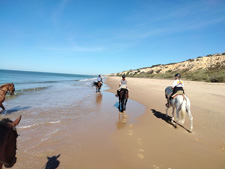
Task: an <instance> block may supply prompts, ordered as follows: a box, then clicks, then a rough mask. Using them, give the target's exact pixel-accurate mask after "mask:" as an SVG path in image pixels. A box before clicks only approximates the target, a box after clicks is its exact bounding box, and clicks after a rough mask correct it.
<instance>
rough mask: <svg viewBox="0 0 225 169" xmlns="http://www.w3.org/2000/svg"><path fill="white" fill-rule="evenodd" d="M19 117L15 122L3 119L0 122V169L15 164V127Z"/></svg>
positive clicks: (19, 118)
mask: <svg viewBox="0 0 225 169" xmlns="http://www.w3.org/2000/svg"><path fill="white" fill-rule="evenodd" d="M20 120H21V116H20V117H18V118H17V119H16V120H15V121H12V120H10V119H8V118H4V119H2V120H1V121H0V169H2V166H3V164H4V166H5V167H6V168H10V167H12V166H13V165H14V164H15V163H16V149H17V148H16V140H17V137H18V134H17V131H16V126H17V125H18V124H19V122H20Z"/></svg>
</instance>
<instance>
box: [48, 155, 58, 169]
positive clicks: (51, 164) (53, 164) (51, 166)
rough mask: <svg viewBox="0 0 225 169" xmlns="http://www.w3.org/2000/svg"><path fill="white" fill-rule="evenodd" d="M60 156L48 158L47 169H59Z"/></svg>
mask: <svg viewBox="0 0 225 169" xmlns="http://www.w3.org/2000/svg"><path fill="white" fill-rule="evenodd" d="M59 156H60V154H59V155H57V156H52V157H47V158H48V162H47V163H46V166H45V169H56V168H58V166H59V164H60V161H59V160H58V158H59Z"/></svg>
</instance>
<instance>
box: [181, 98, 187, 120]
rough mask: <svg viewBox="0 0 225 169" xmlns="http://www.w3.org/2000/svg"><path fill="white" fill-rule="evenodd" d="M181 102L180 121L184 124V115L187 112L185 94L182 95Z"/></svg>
mask: <svg viewBox="0 0 225 169" xmlns="http://www.w3.org/2000/svg"><path fill="white" fill-rule="evenodd" d="M183 98H184V100H183V102H182V103H181V110H180V111H181V123H182V124H184V122H185V116H186V112H187V98H186V96H184V95H183Z"/></svg>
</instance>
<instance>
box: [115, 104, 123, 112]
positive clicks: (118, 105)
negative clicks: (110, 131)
mask: <svg viewBox="0 0 225 169" xmlns="http://www.w3.org/2000/svg"><path fill="white" fill-rule="evenodd" d="M114 107H116V108H117V109H118V111H119V112H120V113H123V111H121V110H120V104H119V102H116V103H115V104H114Z"/></svg>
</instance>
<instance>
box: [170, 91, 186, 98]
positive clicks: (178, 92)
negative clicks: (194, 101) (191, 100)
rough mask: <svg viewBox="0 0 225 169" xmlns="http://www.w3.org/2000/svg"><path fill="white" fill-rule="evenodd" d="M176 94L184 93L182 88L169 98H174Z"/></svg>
mask: <svg viewBox="0 0 225 169" xmlns="http://www.w3.org/2000/svg"><path fill="white" fill-rule="evenodd" d="M178 95H184V92H183V91H182V90H179V91H177V92H176V93H174V94H173V95H172V96H171V98H172V99H174V98H175V97H177V96H178Z"/></svg>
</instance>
